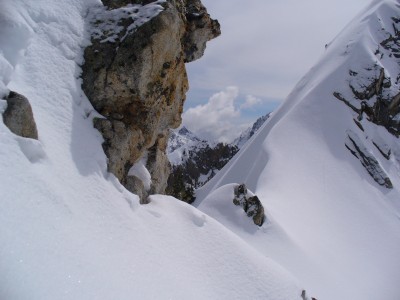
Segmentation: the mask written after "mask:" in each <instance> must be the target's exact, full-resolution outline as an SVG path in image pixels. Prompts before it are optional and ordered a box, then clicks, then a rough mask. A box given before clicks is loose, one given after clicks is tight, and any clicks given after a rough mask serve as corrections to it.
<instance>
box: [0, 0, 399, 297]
mask: <svg viewBox="0 0 400 300" xmlns="http://www.w3.org/2000/svg"><path fill="white" fill-rule="evenodd" d="M99 4H100V1H98V0H72V1H71V0H57V1H55V0H38V1H34V2H32V1H29V0H13V1H11V0H7V1H2V2H1V3H0V6H1V9H0V96H1V97H2V98H3V99H5V97H6V96H7V95H8V93H9V91H10V90H12V91H16V92H18V93H20V94H22V95H24V96H25V97H26V98H27V99H29V102H30V103H31V106H32V110H33V115H34V118H35V120H36V125H37V130H38V137H39V138H38V140H34V139H29V138H23V137H20V136H17V135H15V134H13V133H12V132H11V131H10V130H9V129H8V128H7V127H6V126H5V125H4V124H3V122H0V170H1V172H0V203H1V204H0V205H1V209H0V299H11V300H14V299H30V300H31V299H34V300H36V299H38V300H39V299H40V300H43V299H270V300H276V299H287V300H294V299H299V300H301V299H302V298H303V299H305V298H306V297H307V298H311V297H315V298H316V299H319V300H320V299H323V300H325V299H327V300H329V299H332V300H333V299H352V300H365V299H367V300H376V299H389V300H397V299H399V297H400V286H399V284H398V282H399V278H400V255H399V253H400V200H399V199H400V193H399V189H400V179H399V176H400V145H399V141H398V137H397V136H396V135H394V134H393V132H390V131H389V130H388V129H387V128H385V127H384V126H380V125H379V124H376V122H373V119H372V118H371V117H370V115H369V113H368V111H366V112H361V117H360V113H357V112H356V111H355V110H354V109H352V108H351V107H350V106H349V105H346V103H344V101H341V100H339V99H337V97H335V96H334V94H335V93H336V95H338V94H337V93H340V95H341V96H342V97H343V99H345V100H346V101H347V104H351V106H353V107H356V109H359V110H361V105H364V106H365V105H368V106H370V105H373V104H374V103H376V102H377V101H378V100H379V99H381V98H379V97H378V96H379V95H381V94H382V93H381V94H380V93H376V95H373V96H372V98H370V99H368V101H367V102H366V103H364V104H361V103H362V100H360V99H357V98H356V97H355V93H354V92H353V90H352V89H351V87H350V85H351V86H353V87H356V88H358V87H360V89H361V88H362V87H363V86H365V85H368V83H370V82H373V81H374V79H375V77H379V74H380V70H381V68H384V70H385V77H386V78H388V79H387V80H390V83H391V85H390V87H387V88H385V89H384V90H383V93H384V94H382V95H383V96H385V97H386V96H387V97H386V98H387V99H392V100H393V99H395V96H396V94H398V91H399V82H398V77H397V76H398V75H399V74H400V67H399V59H398V57H397V56H396V55H394V54H396V51H397V50H396V49H397V48H396V47H397V46H396V45H397V44H398V39H396V36H397V35H398V32H397V30H398V28H399V25H398V24H397V23H398V22H397V23H396V20H398V19H399V15H400V8H399V3H398V1H395V0H384V1H373V2H372V3H371V4H370V5H369V6H368V7H367V8H366V9H365V10H364V11H363V12H362V13H361V14H359V15H358V16H357V17H356V18H355V20H354V21H353V22H352V23H351V24H349V25H348V26H347V28H346V29H345V30H344V31H343V32H342V33H341V34H340V35H339V36H338V37H337V38H336V39H335V40H334V41H333V42H332V43H330V44H329V45H328V48H327V50H326V54H325V55H324V56H323V57H322V58H321V60H320V61H319V62H318V63H317V65H316V66H315V67H314V68H313V69H311V70H310V72H309V73H308V74H307V75H306V76H305V77H304V78H303V79H302V80H301V82H300V83H299V84H298V85H297V86H296V87H295V88H294V90H293V92H292V93H291V94H290V95H289V97H288V99H287V100H286V101H285V103H284V104H283V105H282V106H281V107H280V108H279V109H278V111H276V112H275V113H274V114H273V116H272V117H271V118H270V119H269V120H268V121H267V122H266V123H265V124H264V125H263V127H262V128H261V129H260V130H259V131H257V133H256V134H255V135H254V136H253V138H252V139H251V140H250V141H249V142H248V143H246V144H245V145H244V146H243V147H242V149H241V150H240V152H239V153H238V154H237V155H236V156H235V157H234V158H233V159H232V160H231V161H230V162H229V163H228V164H227V165H226V166H225V167H224V169H222V170H221V171H220V172H219V173H218V174H217V175H216V176H215V177H214V178H213V179H212V180H211V181H210V182H209V183H208V184H206V185H205V186H204V187H203V188H201V189H200V190H198V191H197V200H196V202H195V203H194V204H195V207H193V206H190V205H187V204H186V203H183V202H180V201H177V200H176V199H175V198H172V197H168V196H163V195H152V196H151V202H150V204H148V205H140V204H139V198H138V197H137V196H136V195H134V194H132V193H130V192H128V191H127V190H126V189H125V188H124V187H123V186H122V185H121V184H120V183H119V182H118V180H117V179H116V178H115V177H114V176H113V175H112V174H110V173H108V172H107V160H106V156H105V154H104V152H103V150H102V146H101V144H102V138H101V135H100V133H99V132H97V131H96V130H95V129H94V128H93V124H92V120H93V118H94V117H98V116H99V115H98V114H97V113H96V111H95V110H94V109H93V107H92V106H91V105H90V103H89V101H88V99H87V98H86V96H85V95H84V93H83V92H82V90H81V79H80V75H81V67H80V65H81V64H82V63H83V61H82V60H83V49H84V47H85V46H87V45H88V44H89V43H90V35H89V32H88V30H87V27H86V26H85V16H86V15H87V13H88V10H89V9H90V8H92V7H97V6H98V5H99ZM161 13H162V12H161ZM391 36H392V38H391V42H393V45H392V46H391V47H390V49H386V48H384V47H383V46H381V47H380V46H379V45H380V43H381V42H382V41H384V40H386V39H389V38H390V37H391ZM377 48H379V49H380V51H379V53H377V51H376V50H377ZM393 49H395V50H396V51H394V50H393ZM382 54H383V56H382ZM390 54H392V55H390ZM374 68H376V69H374ZM375 71H376V74H375V73H374V72H375ZM356 73H357V76H354V75H355V74H356ZM371 74H372V75H371ZM374 76H375V77H374ZM357 83H360V85H359V86H357ZM386 86H388V85H386ZM385 97H383V98H382V99H386V98H385ZM378 98H379V99H378ZM379 101H380V100H379ZM393 101H394V100H393ZM371 103H372V104H371ZM6 105H7V104H6V101H5V100H0V110H1V111H2V112H3V111H4V110H5V108H6ZM397 105H398V104H397ZM393 117H394V118H393V119H394V120H396V118H395V117H396V116H393ZM355 121H357V122H358V123H357V122H355ZM349 132H352V133H350V134H349ZM355 135H356V136H357V137H358V138H354V136H355ZM349 137H350V138H351V137H353V140H356V143H358V144H357V145H358V146H359V147H358V148H359V149H361V150H362V152H363V153H366V154H368V157H373V158H374V159H375V161H376V163H377V165H378V166H379V167H380V169H381V170H382V172H384V174H386V175H385V176H387V178H389V179H390V182H391V183H392V187H391V188H388V187H385V186H383V185H380V184H379V183H378V182H377V181H376V180H375V179H374V177H373V176H372V175H371V174H370V173H369V172H368V170H367V169H366V167H365V166H364V165H363V162H364V164H365V160H364V161H362V160H360V157H361V154H360V153H358V157H357V155H354V153H352V152H351V151H349V149H348V148H346V145H348V144H349ZM376 145H378V146H376ZM389 150H390V154H388V153H389ZM383 153H386V156H388V157H389V159H387V158H385V155H383ZM370 161H373V160H370ZM382 174H383V173H382ZM242 182H244V183H246V185H247V186H248V188H249V189H250V190H251V191H252V192H253V193H255V194H256V195H257V196H258V197H259V199H260V200H261V202H262V204H263V206H264V208H265V213H266V216H267V221H266V222H264V224H263V225H262V226H261V227H259V228H258V227H257V226H254V225H253V224H252V223H251V222H252V221H251V219H249V218H247V217H246V215H245V213H244V211H243V210H242V209H241V208H240V207H237V206H234V205H233V203H232V199H233V189H234V186H235V185H236V184H237V183H242ZM303 289H305V290H306V294H307V296H305V295H304V293H303V295H304V296H303V297H302V296H301V295H302V292H303Z"/></svg>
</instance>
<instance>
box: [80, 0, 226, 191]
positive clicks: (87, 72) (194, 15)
mask: <svg viewBox="0 0 400 300" xmlns="http://www.w3.org/2000/svg"><path fill="white" fill-rule="evenodd" d="M149 2H153V1H127V0H114V1H112V0H109V1H107V0H104V1H103V3H104V4H105V5H107V6H108V7H110V8H118V7H121V6H124V5H126V4H128V3H134V4H138V3H139V4H146V3H149ZM162 5H163V7H164V11H162V12H161V13H160V14H159V15H158V16H156V17H154V18H153V19H151V20H150V21H148V22H147V23H145V24H144V25H142V26H141V27H139V28H138V29H137V30H136V31H134V32H131V33H128V34H126V33H127V31H122V32H121V33H119V39H117V40H116V42H115V43H111V42H104V41H102V40H100V39H93V40H92V45H91V46H90V47H88V48H86V49H85V64H84V65H83V67H82V68H83V76H82V77H83V85H82V88H83V90H84V92H85V93H86V95H87V96H88V98H89V100H90V101H91V103H92V105H93V107H94V108H95V109H96V110H97V111H98V112H99V113H100V114H101V115H103V116H104V119H96V120H94V126H95V127H96V128H97V129H98V130H99V131H100V132H101V133H102V134H103V137H104V144H103V148H104V151H105V153H106V155H107V157H108V159H109V160H108V168H109V171H110V172H112V173H113V174H115V176H116V177H117V178H118V179H119V180H120V181H121V183H122V184H124V185H125V186H126V185H127V180H128V178H127V174H128V172H129V170H130V168H131V167H132V166H133V165H134V164H135V162H137V161H138V160H139V159H140V158H141V157H142V156H143V155H144V153H148V154H149V159H148V163H147V168H148V170H149V172H150V174H151V177H152V185H151V189H150V191H149V192H150V193H164V190H165V188H166V184H167V178H168V174H169V172H170V168H169V162H168V159H167V157H166V154H165V149H166V143H167V139H168V129H169V128H176V127H178V126H179V125H180V123H181V114H182V111H183V103H184V101H185V98H186V92H187V90H188V88H189V85H188V79H187V74H186V69H185V62H189V61H192V60H194V59H197V58H199V57H200V56H202V55H203V53H204V49H205V47H206V42H207V41H208V40H210V39H212V38H214V37H216V36H218V35H219V34H220V29H219V24H218V22H217V21H214V20H212V19H211V18H210V16H209V15H208V14H207V11H206V9H205V8H204V6H203V5H202V4H201V2H200V1H198V0H183V1H182V0H170V1H167V2H165V3H163V4H162ZM121 22H122V23H121V24H123V25H124V26H125V28H127V27H128V26H129V25H131V23H132V22H133V21H132V20H131V19H125V20H123V21H121ZM135 180H136V179H135ZM133 186H135V188H132V187H130V189H131V190H133V192H136V193H137V194H140V195H145V194H146V193H144V192H143V191H142V190H140V189H141V188H138V186H140V185H138V184H136V183H135V184H134V185H133ZM135 189H138V190H135Z"/></svg>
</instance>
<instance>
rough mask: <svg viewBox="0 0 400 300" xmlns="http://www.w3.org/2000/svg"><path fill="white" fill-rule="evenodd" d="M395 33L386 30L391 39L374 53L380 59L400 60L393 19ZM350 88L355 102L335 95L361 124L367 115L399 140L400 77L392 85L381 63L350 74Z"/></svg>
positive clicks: (398, 36)
mask: <svg viewBox="0 0 400 300" xmlns="http://www.w3.org/2000/svg"><path fill="white" fill-rule="evenodd" d="M392 21H393V23H392V28H393V33H392V32H390V31H388V30H386V31H385V34H386V35H387V36H389V37H388V38H387V39H385V40H384V41H382V42H381V43H380V47H379V48H378V49H377V50H376V51H375V53H374V54H375V55H376V56H377V58H378V59H382V58H383V57H384V56H387V57H394V58H395V59H398V58H400V54H399V53H400V31H399V30H398V29H397V26H398V23H399V22H398V19H392ZM349 74H350V76H351V80H350V84H349V88H350V91H351V92H352V94H353V98H354V99H345V98H344V97H343V95H342V94H341V93H339V92H334V93H333V95H334V96H335V97H336V98H337V99H338V100H340V101H342V102H343V103H345V104H346V105H347V106H349V107H350V108H351V109H352V110H353V111H355V112H356V113H357V114H358V120H359V121H361V120H362V118H363V116H364V115H365V116H366V117H367V118H368V120H369V121H371V122H373V123H375V124H377V125H381V126H384V127H385V128H386V129H387V130H388V131H389V132H390V133H391V134H393V135H395V136H397V137H399V136H400V93H399V91H398V87H397V86H398V83H399V80H400V74H398V75H397V79H396V80H395V81H394V80H393V82H392V78H391V77H390V76H389V74H387V73H386V71H385V69H384V68H383V67H381V66H380V64H379V63H378V62H375V63H374V64H372V65H369V66H364V68H363V69H362V70H360V71H358V70H357V71H354V70H350V71H349Z"/></svg>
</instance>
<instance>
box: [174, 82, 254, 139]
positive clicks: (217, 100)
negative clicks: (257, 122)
mask: <svg viewBox="0 0 400 300" xmlns="http://www.w3.org/2000/svg"><path fill="white" fill-rule="evenodd" d="M238 96H239V89H238V88H237V87H235V86H230V87H227V88H226V89H225V90H223V91H221V92H219V93H216V94H214V95H212V96H211V97H210V99H209V100H208V102H207V103H205V104H204V105H197V106H195V107H192V108H189V109H188V110H187V111H186V112H185V113H184V114H183V115H182V118H183V125H184V126H186V127H187V128H188V129H190V130H191V131H193V132H194V133H195V134H196V135H198V136H199V137H201V138H206V139H208V140H218V141H221V142H230V141H232V140H233V139H234V138H235V137H237V136H238V135H239V134H240V132H241V130H242V129H243V127H246V126H247V125H248V124H245V125H244V124H241V119H240V116H241V115H240V110H239V109H236V108H235V101H236V100H237V98H238ZM253 98H254V97H253ZM250 101H254V100H253V99H251V100H250Z"/></svg>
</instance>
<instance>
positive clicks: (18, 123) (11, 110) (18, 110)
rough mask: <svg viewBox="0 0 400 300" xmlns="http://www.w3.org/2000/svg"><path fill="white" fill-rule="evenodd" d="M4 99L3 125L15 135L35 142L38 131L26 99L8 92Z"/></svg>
mask: <svg viewBox="0 0 400 300" xmlns="http://www.w3.org/2000/svg"><path fill="white" fill-rule="evenodd" d="M5 99H6V100H7V109H6V110H5V112H4V114H3V121H4V124H5V125H6V126H7V127H8V128H9V129H10V130H11V132H13V133H14V134H16V135H19V136H22V137H26V138H31V139H36V140H37V139H38V131H37V128H36V122H35V119H34V117H33V112H32V107H31V105H30V103H29V101H28V99H27V98H26V97H24V96H23V95H21V94H18V93H16V92H10V94H9V95H8V96H7V97H6V98H5Z"/></svg>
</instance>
